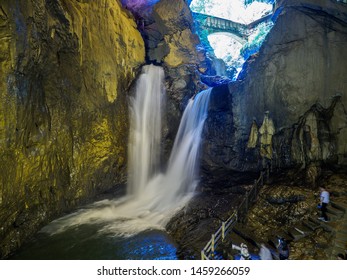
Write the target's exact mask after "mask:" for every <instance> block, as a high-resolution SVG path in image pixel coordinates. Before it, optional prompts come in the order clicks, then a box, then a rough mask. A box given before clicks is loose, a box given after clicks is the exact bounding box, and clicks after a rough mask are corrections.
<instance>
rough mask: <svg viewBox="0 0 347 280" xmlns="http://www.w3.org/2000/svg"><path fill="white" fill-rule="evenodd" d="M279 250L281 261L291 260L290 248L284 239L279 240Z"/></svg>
mask: <svg viewBox="0 0 347 280" xmlns="http://www.w3.org/2000/svg"><path fill="white" fill-rule="evenodd" d="M277 250H278V257H279V259H280V260H287V259H288V258H289V246H288V243H287V241H286V240H285V239H284V238H279V239H278V244H277Z"/></svg>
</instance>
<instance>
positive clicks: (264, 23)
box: [190, 0, 275, 80]
mask: <svg viewBox="0 0 347 280" xmlns="http://www.w3.org/2000/svg"><path fill="white" fill-rule="evenodd" d="M274 2H275V1H274V0H233V1H228V0H193V1H191V3H190V9H191V11H192V12H193V17H194V22H195V27H196V33H197V34H198V35H199V37H200V40H201V44H202V45H203V46H204V48H205V49H206V50H207V52H208V55H209V56H210V57H212V58H216V60H217V61H220V60H222V61H224V65H225V66H224V65H223V67H221V66H220V63H215V64H216V65H217V66H215V67H216V74H217V75H220V76H227V77H229V78H233V79H234V80H235V79H237V76H238V74H239V73H240V71H241V69H242V66H243V64H244V62H245V61H246V60H247V59H248V58H249V57H250V56H251V55H253V54H255V53H257V52H258V51H259V48H260V47H261V45H262V43H263V42H264V40H265V38H266V35H267V34H268V33H269V31H270V30H271V28H272V27H273V25H274V19H273V18H274V17H273V16H272V13H273V4H274Z"/></svg>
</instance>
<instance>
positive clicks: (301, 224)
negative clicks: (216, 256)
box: [167, 171, 347, 260]
mask: <svg viewBox="0 0 347 280" xmlns="http://www.w3.org/2000/svg"><path fill="white" fill-rule="evenodd" d="M289 178H290V179H289ZM293 178H294V179H293ZM303 182H304V180H302V177H301V176H300V174H299V173H297V174H295V173H292V174H280V175H277V176H275V175H272V176H271V177H270V180H269V181H268V182H267V183H266V184H265V185H264V186H263V187H262V190H261V192H260V194H259V196H258V199H257V201H256V203H255V204H254V205H253V207H252V208H251V209H250V211H249V212H248V215H247V217H246V219H245V222H244V223H238V224H237V225H236V226H235V228H234V230H233V231H232V232H230V233H229V235H228V238H227V240H226V241H225V242H224V243H223V244H221V245H220V246H219V248H218V251H219V253H220V255H221V256H223V258H225V259H230V258H233V256H234V255H235V254H236V253H237V252H235V251H232V250H231V249H230V248H231V244H232V243H234V244H239V243H241V242H246V243H247V244H248V245H249V248H250V251H251V252H252V253H254V254H257V253H258V246H259V244H260V243H265V244H267V246H268V247H269V248H270V249H272V250H273V251H274V252H276V250H275V248H274V246H273V245H274V243H275V240H276V239H277V236H282V237H285V238H287V239H288V240H289V242H290V251H291V254H290V259H294V260H295V259H296V260H304V259H336V256H337V254H338V253H340V252H343V250H344V249H345V248H346V245H347V230H346V228H347V219H346V217H347V214H344V212H343V210H344V209H345V208H344V207H347V175H346V174H342V173H341V174H337V173H333V172H331V171H324V172H322V175H321V177H320V179H319V180H318V181H317V185H316V186H315V187H312V186H311V185H307V184H305V183H303ZM323 185H324V186H325V187H326V188H327V189H328V190H329V192H330V194H331V201H332V204H333V205H334V206H335V207H333V206H332V205H330V207H329V218H330V220H329V222H328V223H324V222H320V221H318V220H317V218H318V214H319V210H318V209H317V204H318V201H319V189H318V187H319V186H323ZM248 188H249V185H248V186H247V185H243V186H238V187H234V188H233V192H230V189H229V191H228V189H224V190H223V191H220V192H218V190H214V191H212V190H211V189H209V191H208V192H206V191H202V192H201V193H200V194H199V195H198V196H197V197H196V198H195V199H194V200H193V201H192V202H191V203H190V205H189V206H188V207H186V208H185V209H184V210H182V211H181V212H180V213H179V214H178V215H176V216H175V217H174V218H173V219H172V220H171V222H170V223H169V225H168V227H167V229H168V231H169V232H170V233H171V235H172V236H173V237H174V239H175V240H176V241H177V243H178V247H179V249H178V257H179V258H181V259H200V252H201V250H202V248H203V247H204V246H205V245H206V243H207V242H208V241H209V239H210V238H211V234H212V233H214V232H215V231H216V230H217V229H218V228H219V227H220V225H221V222H222V221H225V220H226V219H227V218H228V217H229V216H230V214H231V213H232V212H233V211H234V209H236V207H237V205H238V204H239V203H240V199H241V198H242V196H243V194H242V193H244V194H245V192H246V191H247V189H248ZM340 206H342V208H341V207H340ZM336 207H338V208H336Z"/></svg>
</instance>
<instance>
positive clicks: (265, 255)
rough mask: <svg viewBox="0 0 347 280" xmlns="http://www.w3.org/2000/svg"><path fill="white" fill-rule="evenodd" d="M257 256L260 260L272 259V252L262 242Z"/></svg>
mask: <svg viewBox="0 0 347 280" xmlns="http://www.w3.org/2000/svg"><path fill="white" fill-rule="evenodd" d="M259 257H260V259H261V260H272V254H271V251H270V249H269V248H267V247H266V246H265V244H264V243H262V244H261V245H260V252H259Z"/></svg>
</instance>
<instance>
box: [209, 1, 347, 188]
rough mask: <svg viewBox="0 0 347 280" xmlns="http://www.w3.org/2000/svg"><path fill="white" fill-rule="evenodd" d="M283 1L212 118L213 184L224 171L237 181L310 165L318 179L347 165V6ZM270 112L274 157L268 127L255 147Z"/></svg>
mask: <svg viewBox="0 0 347 280" xmlns="http://www.w3.org/2000/svg"><path fill="white" fill-rule="evenodd" d="M278 4H279V6H278V7H277V8H278V9H277V12H278V14H279V15H278V18H277V21H276V24H275V26H274V27H273V29H272V30H271V31H270V33H269V34H268V36H267V39H266V41H265V42H264V44H263V46H262V48H261V49H260V51H259V53H258V54H256V55H254V56H253V57H251V58H250V59H249V60H248V61H247V64H246V65H245V67H244V69H243V71H242V73H241V76H240V78H239V80H238V81H237V82H235V83H231V84H229V88H228V89H225V88H224V89H223V88H219V89H216V94H217V93H218V92H219V91H222V92H223V93H222V94H223V95H224V96H225V98H223V99H222V98H220V102H219V103H217V104H216V105H214V108H211V110H210V114H209V119H208V120H207V127H206V140H205V143H204V152H203V170H204V171H205V172H204V174H205V175H206V177H207V178H209V179H207V181H208V180H210V181H208V183H210V184H212V182H214V183H215V181H218V178H213V176H211V174H212V175H213V174H215V173H216V171H218V174H225V177H227V178H228V179H230V182H231V183H232V182H233V180H238V179H242V178H245V175H244V174H245V173H244V172H246V174H247V175H246V177H247V176H249V177H250V178H251V176H250V175H249V174H250V173H249V172H250V171H256V170H259V169H261V168H263V167H265V166H266V165H271V166H272V168H275V167H280V168H287V167H292V168H299V169H302V170H304V171H305V172H307V176H308V179H309V182H311V183H313V184H314V183H315V182H314V181H315V178H316V176H317V174H319V168H320V166H321V165H329V166H330V167H331V166H333V167H334V168H346V167H347V147H346V144H345V143H346V141H347V138H346V136H347V135H346V131H347V111H346V106H347V89H346V83H345V77H346V75H347V68H346V67H345V65H346V61H347V49H346V48H345V45H346V43H347V32H346V31H347V7H346V5H344V4H342V3H339V2H334V1H311V0H306V1H305V0H302V1H282V2H281V1H279V3H278ZM225 90H226V92H224V91H225ZM218 94H220V93H218ZM266 111H269V113H268V116H269V118H270V119H271V121H272V122H273V126H274V127H273V130H274V133H273V135H272V137H271V142H269V144H270V145H271V148H272V149H271V153H272V154H271V156H270V157H269V156H264V154H262V151H261V150H262V149H263V152H264V151H265V150H264V149H265V148H266V147H265V146H266V145H268V144H266V143H265V142H264V143H265V144H262V143H260V142H261V133H260V132H259V133H258V136H259V137H258V138H257V143H256V144H255V146H254V147H250V146H249V139H250V137H251V138H252V139H253V141H254V127H253V132H252V133H253V134H252V133H251V131H252V129H251V128H252V126H254V123H255V124H256V125H257V128H258V130H259V129H260V127H261V125H262V123H263V121H264V116H265V112H266ZM252 139H251V140H252ZM247 145H248V146H247ZM253 145H254V143H253ZM264 145H265V146H264ZM269 151H270V150H268V152H269ZM223 170H224V171H225V172H224V173H223ZM240 172H241V174H240ZM238 174H240V176H237V175H238ZM242 174H243V175H242ZM315 174H316V175H315ZM228 176H229V177H228ZM214 177H215V176H214ZM225 177H224V179H223V180H226V178H225ZM211 178H212V179H211Z"/></svg>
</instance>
